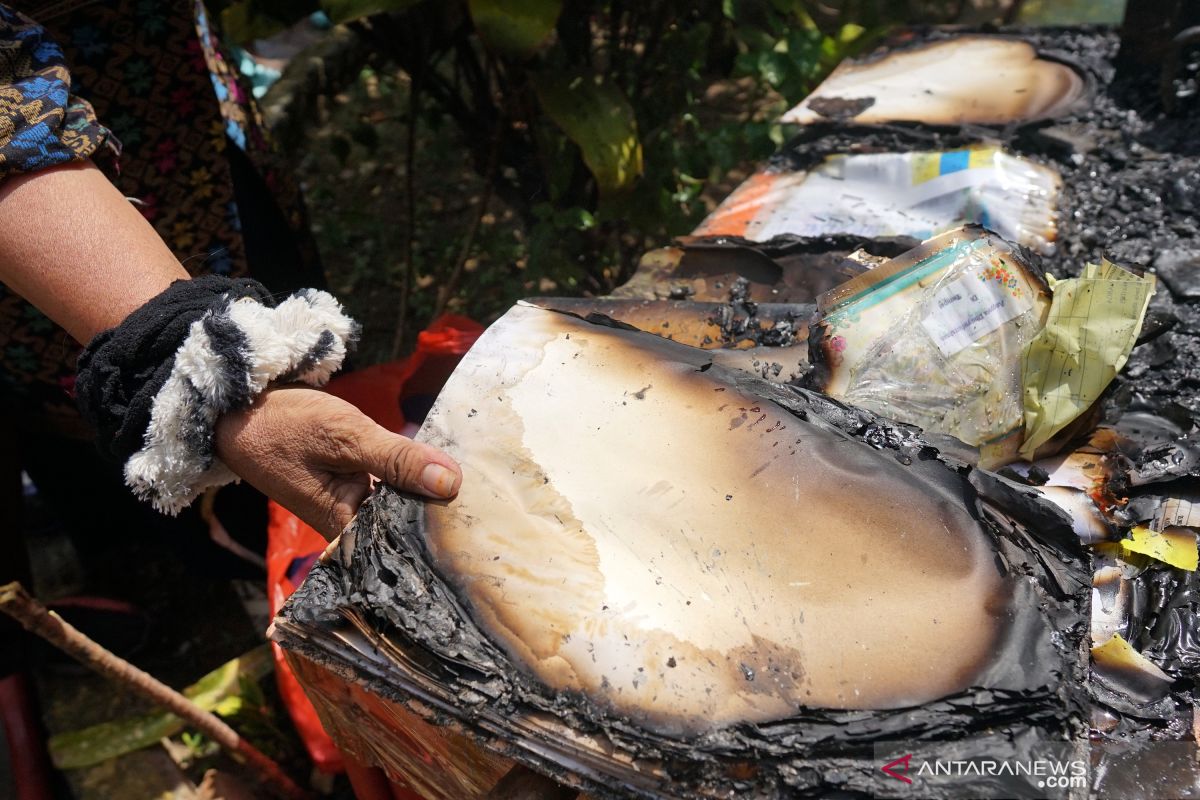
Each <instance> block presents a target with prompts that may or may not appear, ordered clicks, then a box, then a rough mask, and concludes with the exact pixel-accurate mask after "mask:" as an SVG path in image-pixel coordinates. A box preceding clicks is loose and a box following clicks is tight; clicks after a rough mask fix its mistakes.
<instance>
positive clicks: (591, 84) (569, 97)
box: [534, 74, 642, 194]
mask: <svg viewBox="0 0 1200 800" xmlns="http://www.w3.org/2000/svg"><path fill="white" fill-rule="evenodd" d="M534 88H535V89H536V91H537V96H538V100H539V101H540V102H541V104H542V109H543V110H544V111H545V112H546V115H547V116H548V117H550V119H552V120H554V123H555V124H556V125H558V127H559V128H561V129H562V131H563V133H565V134H566V135H567V138H569V139H570V140H571V141H572V142H574V143H575V144H576V145H577V146H578V147H579V151H580V153H581V154H582V155H583V162H584V163H585V164H587V168H588V169H589V170H590V171H591V173H592V175H593V176H594V177H595V179H596V184H597V185H598V186H599V187H600V191H601V193H602V194H604V193H611V192H618V191H621V190H623V189H627V188H629V187H630V186H632V185H633V184H634V182H635V181H636V180H637V179H638V177H639V176H640V175H641V174H642V144H641V142H640V141H639V140H638V131H637V119H636V117H635V116H634V113H633V106H631V105H630V104H629V100H628V99H626V97H625V95H624V94H622V93H621V90H620V89H618V88H617V87H616V86H614V85H613V84H611V83H604V82H601V81H598V80H595V79H593V78H589V77H580V78H574V79H567V78H562V77H559V76H557V75H553V74H551V75H546V74H543V75H540V76H538V77H537V78H535V79H534Z"/></svg>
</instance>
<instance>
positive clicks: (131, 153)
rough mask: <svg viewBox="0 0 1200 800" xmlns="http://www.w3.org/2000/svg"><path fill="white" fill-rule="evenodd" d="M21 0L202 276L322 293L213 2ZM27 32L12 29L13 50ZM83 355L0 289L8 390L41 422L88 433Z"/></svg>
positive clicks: (171, 242) (161, 227) (0, 380)
mask: <svg viewBox="0 0 1200 800" xmlns="http://www.w3.org/2000/svg"><path fill="white" fill-rule="evenodd" d="M11 5H13V6H15V7H16V8H18V10H19V11H21V12H22V13H24V14H25V15H26V18H25V22H26V24H28V23H29V19H32V20H36V21H37V23H38V24H39V25H41V26H44V29H45V30H44V31H42V30H41V29H40V28H39V29H38V31H39V33H38V35H37V39H38V41H39V42H44V43H47V45H48V46H49V47H55V46H54V45H53V44H52V42H57V43H58V44H59V45H61V52H60V53H59V56H58V61H57V62H56V63H55V65H54V66H55V67H56V68H57V69H58V70H60V72H58V73H57V75H58V80H59V81H60V83H61V84H62V85H69V87H70V90H71V91H72V92H75V93H77V94H78V95H79V97H80V98H83V100H80V101H77V102H80V103H82V104H83V105H82V106H81V108H82V107H86V104H87V103H90V104H91V107H93V108H94V110H95V117H97V118H99V119H100V120H102V121H103V122H104V124H105V125H106V126H107V127H108V129H110V130H111V132H112V137H115V139H117V140H119V141H120V142H121V145H122V152H121V156H120V160H119V162H118V164H117V166H118V169H117V170H116V172H115V174H114V175H113V182H114V183H115V184H116V186H117V188H118V189H119V190H120V191H121V192H122V193H123V194H124V195H125V196H127V197H130V198H133V199H134V202H135V203H136V205H137V207H138V209H139V210H140V211H141V212H142V214H143V215H144V216H145V217H146V219H147V220H149V222H150V223H151V224H152V225H153V226H154V228H155V230H156V231H157V232H158V234H159V236H161V237H162V239H163V241H165V242H166V243H167V245H168V246H169V247H170V248H171V250H172V252H173V253H174V254H175V255H176V257H177V258H179V260H180V262H181V263H183V265H184V266H185V267H186V268H187V270H188V271H189V272H191V273H192V274H193V275H199V274H209V273H211V274H218V275H227V276H231V277H239V276H243V275H251V274H252V275H253V276H254V277H255V278H256V279H258V280H260V281H261V282H263V283H265V284H266V285H267V286H268V287H269V288H270V289H271V290H272V291H274V292H279V293H290V292H291V291H294V290H295V289H297V288H300V287H301V286H316V287H320V286H321V285H322V279H321V275H320V266H319V261H318V258H317V255H316V248H315V246H314V244H313V242H312V238H311V235H310V234H309V232H308V227H307V218H306V215H305V211H304V205H303V202H302V199H301V196H300V192H299V188H298V187H297V185H296V183H295V181H294V180H293V179H292V178H291V176H290V173H289V171H288V170H287V168H286V166H285V165H284V164H283V163H282V160H281V159H280V157H279V156H278V154H277V153H276V152H275V151H274V150H273V149H272V147H271V145H270V143H269V140H268V138H267V137H266V135H265V133H264V130H263V126H262V120H261V117H260V116H259V115H258V112H257V109H256V108H255V107H254V106H253V100H252V96H251V94H250V93H249V91H247V90H245V88H244V86H243V85H242V83H241V81H240V80H239V75H238V74H237V73H236V71H235V70H234V69H232V68H231V66H230V65H231V64H232V63H233V62H232V61H230V60H229V59H228V58H227V57H226V56H225V54H224V53H223V52H222V50H221V47H220V42H219V40H218V38H217V37H216V36H215V35H214V32H213V31H212V29H211V23H210V20H209V18H208V16H207V14H206V13H205V9H204V7H203V5H202V3H201V2H199V0H103V2H99V1H97V0H24V1H23V2H13V3H11ZM0 9H4V6H2V5H0ZM6 13H7V14H8V16H9V17H15V16H16V15H14V14H13V13H12V12H11V11H6ZM15 35H16V32H15V31H11V30H10V31H9V32H8V34H7V35H5V34H4V31H3V30H2V29H0V53H6V52H8V49H11V48H12V47H13V46H14V45H13V42H14V41H15ZM6 48H8V49H6ZM55 50H57V47H55ZM46 52H50V51H49V50H46ZM64 57H65V61H64ZM68 66H69V69H70V75H69V77H68V76H67V67H68ZM0 69H2V67H0ZM68 82H69V83H68ZM0 83H2V81H0ZM0 96H2V95H0ZM85 101H86V102H85ZM98 127H99V126H97V128H98ZM110 140H111V139H110ZM252 251H254V252H252ZM79 351H80V348H79V347H78V346H77V345H76V344H75V343H74V342H73V341H72V340H71V339H70V337H68V336H67V335H66V333H65V332H64V331H62V330H61V329H59V328H58V327H57V326H56V325H54V324H53V323H52V322H50V320H48V319H46V318H45V317H44V316H43V315H42V314H40V313H39V312H38V311H37V310H36V309H34V308H32V307H31V306H29V305H28V304H27V303H25V302H24V301H23V300H21V299H20V298H19V297H17V296H16V295H14V294H12V293H11V292H8V291H7V290H6V289H5V288H4V287H3V285H0V393H5V392H7V393H9V395H10V396H15V397H16V399H17V401H18V403H19V404H20V406H21V407H22V408H26V409H29V410H30V411H31V413H32V414H35V415H36V417H38V422H37V423H36V424H39V425H44V426H48V427H50V428H51V429H53V430H56V431H59V432H73V433H76V434H78V435H81V436H82V435H86V430H85V429H83V428H82V427H81V424H82V423H81V420H80V419H79V417H78V414H77V412H76V411H75V408H74V402H73V400H72V399H71V397H70V395H69V389H70V388H71V386H72V385H73V381H74V373H75V362H76V360H77V358H78V355H79Z"/></svg>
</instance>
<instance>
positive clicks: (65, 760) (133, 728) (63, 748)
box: [47, 645, 272, 769]
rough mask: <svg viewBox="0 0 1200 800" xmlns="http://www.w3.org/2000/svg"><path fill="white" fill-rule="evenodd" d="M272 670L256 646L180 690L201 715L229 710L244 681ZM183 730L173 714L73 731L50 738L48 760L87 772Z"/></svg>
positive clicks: (265, 649)
mask: <svg viewBox="0 0 1200 800" xmlns="http://www.w3.org/2000/svg"><path fill="white" fill-rule="evenodd" d="M271 667H272V662H271V648H270V646H269V645H263V646H262V647H256V648H255V649H253V650H251V651H250V652H248V653H246V654H245V655H243V656H240V657H238V658H235V659H233V660H232V661H228V662H226V663H224V664H222V665H221V666H219V667H217V668H216V669H215V670H213V671H212V672H210V673H208V674H207V675H205V676H204V677H203V678H201V679H200V680H198V681H196V682H195V683H193V684H192V685H191V686H189V687H187V688H186V689H184V690H183V694H184V696H186V697H188V698H189V699H190V700H191V701H192V702H194V703H195V704H196V705H198V706H200V707H201V708H203V709H204V710H205V711H214V710H226V711H229V710H232V706H233V704H232V703H230V702H229V700H230V699H234V698H236V692H237V691H238V689H239V686H240V685H241V681H242V680H243V679H248V680H252V681H258V680H261V679H262V678H263V677H264V676H266V675H268V674H270V672H271ZM183 729H184V721H183V720H181V719H180V718H179V717H177V716H175V715H174V714H170V713H167V712H165V711H160V712H157V713H154V714H146V715H145V716H141V717H135V718H133V719H123V720H115V721H113V722H104V723H101V724H99V725H93V726H91V727H90V728H83V729H81V730H77V731H68V732H67V733H60V734H58V735H57V736H52V737H51V738H50V741H49V742H47V747H48V748H49V750H50V759H51V760H52V761H53V762H54V766H56V767H58V768H59V769H76V768H78V767H90V766H92V765H93V764H99V763H101V762H102V761H107V760H108V759H110V758H116V757H117V756H122V755H125V754H126V753H132V752H133V751H135V750H141V749H142V748H143V747H150V746H152V745H154V744H155V743H157V742H158V740H159V739H162V738H163V737H164V736H174V735H175V734H177V733H179V732H180V731H182V730H183Z"/></svg>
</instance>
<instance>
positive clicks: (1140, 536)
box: [1118, 525, 1200, 572]
mask: <svg viewBox="0 0 1200 800" xmlns="http://www.w3.org/2000/svg"><path fill="white" fill-rule="evenodd" d="M1129 535H1130V538H1128V539H1122V540H1121V541H1120V542H1119V543H1118V544H1120V545H1121V550H1122V551H1124V552H1125V553H1126V554H1128V553H1141V554H1142V555H1145V556H1150V557H1151V558H1153V559H1156V560H1158V561H1161V562H1163V563H1164V564H1170V565H1171V566H1172V567H1179V568H1180V569H1186V570H1188V571H1189V572H1195V571H1196V567H1197V565H1200V551H1198V550H1197V547H1196V534H1194V533H1192V532H1191V531H1189V530H1187V529H1186V528H1167V529H1166V530H1165V531H1154V530H1150V529H1149V528H1147V527H1144V526H1142V525H1139V526H1137V527H1136V528H1134V529H1133V530H1131V531H1130V532H1129Z"/></svg>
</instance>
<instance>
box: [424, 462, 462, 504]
mask: <svg viewBox="0 0 1200 800" xmlns="http://www.w3.org/2000/svg"><path fill="white" fill-rule="evenodd" d="M457 482H458V475H456V474H455V473H454V472H453V471H451V470H448V469H446V468H445V467H443V466H442V465H441V464H428V465H426V467H425V469H424V470H422V472H421V485H422V486H424V487H425V491H427V492H429V493H430V494H431V495H433V496H435V497H450V496H451V495H452V494H454V484H455V483H457Z"/></svg>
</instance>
